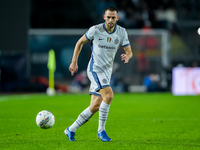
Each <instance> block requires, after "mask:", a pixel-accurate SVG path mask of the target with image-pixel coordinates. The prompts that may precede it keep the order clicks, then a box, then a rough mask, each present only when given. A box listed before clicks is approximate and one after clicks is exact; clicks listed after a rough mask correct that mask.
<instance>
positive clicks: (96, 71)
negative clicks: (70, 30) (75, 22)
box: [64, 7, 132, 142]
mask: <svg viewBox="0 0 200 150" xmlns="http://www.w3.org/2000/svg"><path fill="white" fill-rule="evenodd" d="M103 17H104V20H105V22H104V23H101V24H98V25H95V26H92V27H91V28H89V30H88V31H87V32H86V33H85V34H84V35H83V36H82V37H81V38H80V39H79V40H78V42H77V43H76V46H75V49H74V54H73V57H72V62H71V64H70V66H69V71H70V72H71V75H72V76H73V75H74V73H76V72H77V71H78V65H77V62H78V56H79V54H80V51H81V49H82V47H83V45H84V44H85V43H86V42H88V41H91V49H92V55H91V59H90V61H89V63H88V68H87V75H88V78H89V79H90V81H91V84H90V89H89V93H90V95H91V102H90V106H89V107H88V108H86V109H85V110H84V111H83V112H81V114H80V115H79V116H78V118H77V120H76V121H75V122H74V123H73V124H72V125H71V126H70V127H68V128H66V129H65V130H64V134H65V135H67V136H68V139H69V141H75V138H74V136H75V131H76V130H77V129H78V128H79V127H81V126H82V125H83V124H84V123H85V122H87V121H88V120H89V119H90V118H91V117H92V116H93V114H95V113H96V112H97V111H99V125H98V131H97V136H98V138H99V139H101V141H104V142H106V141H110V140H111V139H110V137H108V135H107V134H106V132H105V124H106V120H107V117H108V112H109V108H110V104H111V102H112V99H113V91H112V89H111V86H110V78H111V73H112V67H113V61H114V57H115V54H116V52H117V50H118V48H119V46H120V45H121V46H122V47H123V49H124V51H125V54H122V55H121V60H122V61H124V63H128V62H129V59H130V58H131V57H132V50H131V46H130V43H129V40H128V35H127V32H126V30H125V29H124V28H122V27H121V26H119V25H117V24H116V23H117V21H118V19H119V16H118V10H117V9H116V8H115V7H109V8H107V9H106V10H105V14H104V16H103Z"/></svg>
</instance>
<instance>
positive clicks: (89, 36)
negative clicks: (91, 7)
mask: <svg viewBox="0 0 200 150" xmlns="http://www.w3.org/2000/svg"><path fill="white" fill-rule="evenodd" d="M94 34H95V27H94V26H92V27H91V28H89V30H88V31H87V32H86V33H85V37H86V38H87V40H89V41H91V40H93V39H94Z"/></svg>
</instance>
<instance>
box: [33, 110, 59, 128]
mask: <svg viewBox="0 0 200 150" xmlns="http://www.w3.org/2000/svg"><path fill="white" fill-rule="evenodd" d="M54 123H55V117H54V115H53V114H52V113H51V112H50V111H48V110H43V111H40V112H39V113H38V114H37V116H36V124H37V125H38V127H40V128H42V129H49V128H51V127H52V126H53V125H54Z"/></svg>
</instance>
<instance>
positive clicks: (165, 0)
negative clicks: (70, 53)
mask: <svg viewBox="0 0 200 150" xmlns="http://www.w3.org/2000/svg"><path fill="white" fill-rule="evenodd" d="M109 6H115V7H117V8H118V9H119V16H120V20H119V22H118V24H120V25H122V26H124V27H125V28H145V27H148V28H149V27H150V28H166V29H169V30H172V31H177V28H178V27H177V21H178V20H194V19H196V20H198V19H200V9H199V7H200V1H199V0H189V1H188V0H153V1H149V0H88V1H87V3H86V2H85V1H84V0H75V1H66V0H56V1H55V0H42V1H41V0H32V1H31V28H88V27H90V26H92V25H93V24H97V23H100V22H102V21H103V17H102V15H103V14H104V10H105V9H106V8H107V7H109ZM80 22H81V23H80Z"/></svg>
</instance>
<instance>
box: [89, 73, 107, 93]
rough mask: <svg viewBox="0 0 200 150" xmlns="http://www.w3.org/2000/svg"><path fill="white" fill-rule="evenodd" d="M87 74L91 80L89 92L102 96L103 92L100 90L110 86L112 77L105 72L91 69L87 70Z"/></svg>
mask: <svg viewBox="0 0 200 150" xmlns="http://www.w3.org/2000/svg"><path fill="white" fill-rule="evenodd" d="M87 75H88V78H89V79H90V81H91V84H90V89H89V93H90V94H91V95H97V96H99V97H101V94H100V93H99V92H98V91H99V90H100V89H103V88H105V87H108V86H110V77H108V76H107V75H106V74H105V73H104V72H101V73H96V72H94V71H90V70H87Z"/></svg>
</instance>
